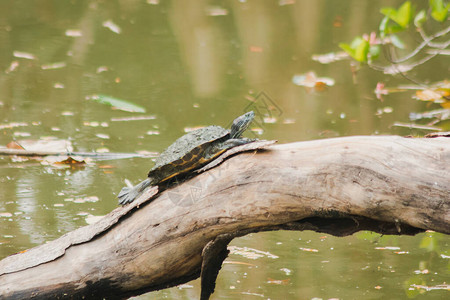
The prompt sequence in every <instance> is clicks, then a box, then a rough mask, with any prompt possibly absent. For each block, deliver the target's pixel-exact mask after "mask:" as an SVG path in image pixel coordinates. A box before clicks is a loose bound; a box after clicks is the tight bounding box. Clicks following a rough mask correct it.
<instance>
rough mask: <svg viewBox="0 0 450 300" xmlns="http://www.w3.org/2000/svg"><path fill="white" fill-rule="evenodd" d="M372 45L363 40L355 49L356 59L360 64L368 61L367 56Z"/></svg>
mask: <svg viewBox="0 0 450 300" xmlns="http://www.w3.org/2000/svg"><path fill="white" fill-rule="evenodd" d="M369 48H370V44H369V42H368V41H366V40H362V42H361V43H360V44H359V45H358V47H356V49H355V59H356V60H357V61H360V62H366V61H367V54H369Z"/></svg>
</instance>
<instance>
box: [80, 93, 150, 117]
mask: <svg viewBox="0 0 450 300" xmlns="http://www.w3.org/2000/svg"><path fill="white" fill-rule="evenodd" d="M89 98H90V99H92V100H94V101H97V102H99V103H103V104H109V105H111V106H113V107H115V108H117V109H120V110H124V111H129V112H140V113H145V108H144V107H142V106H139V105H136V104H134V103H131V102H129V101H126V100H122V99H118V98H114V97H111V96H107V95H103V94H98V95H92V96H90V97H89Z"/></svg>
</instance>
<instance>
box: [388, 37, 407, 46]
mask: <svg viewBox="0 0 450 300" xmlns="http://www.w3.org/2000/svg"><path fill="white" fill-rule="evenodd" d="M390 38H391V43H392V45H394V46H395V47H397V48H400V49H405V43H403V41H402V40H401V39H400V38H399V37H398V36H396V35H395V34H391V36H390Z"/></svg>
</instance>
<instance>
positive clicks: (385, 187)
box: [0, 136, 450, 299]
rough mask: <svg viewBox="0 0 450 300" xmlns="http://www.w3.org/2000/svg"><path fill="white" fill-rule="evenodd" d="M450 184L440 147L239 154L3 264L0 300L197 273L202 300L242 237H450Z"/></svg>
mask: <svg viewBox="0 0 450 300" xmlns="http://www.w3.org/2000/svg"><path fill="white" fill-rule="evenodd" d="M233 149H235V148H233ZM233 149H232V150H233ZM449 174H450V139H449V138H444V137H437V138H433V139H412V138H401V137H395V136H371V137H365V136H358V137H348V138H336V139H328V140H316V141H309V142H299V143H292V144H284V145H275V146H270V147H268V148H267V150H265V151H251V152H246V153H241V154H239V155H235V156H233V157H229V158H228V159H227V160H225V161H223V162H222V163H221V164H219V165H218V166H216V167H214V168H212V169H210V170H207V171H205V172H204V173H201V174H199V175H196V176H193V177H191V178H188V179H187V180H186V181H184V182H183V183H181V184H178V185H174V184H173V185H172V186H160V187H159V188H160V192H159V193H157V192H158V189H157V188H153V189H149V190H147V191H146V193H144V195H142V196H141V197H140V198H139V199H137V200H136V201H135V202H133V203H131V204H130V205H127V206H125V207H119V208H117V209H115V210H114V211H113V212H111V213H110V214H108V215H107V216H105V217H104V218H103V219H102V220H100V221H99V222H97V223H95V224H92V225H89V226H86V227H83V228H80V229H78V230H75V231H73V232H70V233H68V234H66V235H64V236H63V237H61V238H59V239H57V240H55V241H52V242H49V243H47V244H44V245H41V246H39V247H36V248H33V249H31V250H29V251H27V252H25V253H21V254H16V255H12V256H10V257H7V258H5V259H3V260H2V261H0V298H2V299H24V298H30V297H33V299H48V298H72V297H74V298H81V297H102V298H108V299H114V298H123V297H127V296H131V295H136V294H140V293H143V292H146V291H151V290H157V289H162V288H166V287H170V286H174V285H177V284H180V283H183V282H187V281H189V280H192V279H194V278H197V277H198V276H200V273H201V272H203V274H206V275H205V276H206V277H207V274H211V275H210V277H211V278H210V279H208V280H207V282H206V283H205V286H203V283H202V287H203V288H204V292H202V299H207V298H208V297H209V294H210V293H211V292H212V291H213V290H214V281H215V278H214V276H215V275H214V274H217V272H218V270H215V269H214V268H215V267H214V266H216V268H217V265H220V263H219V261H220V260H221V259H223V257H224V255H226V250H225V248H224V245H226V244H227V243H228V241H230V240H231V239H232V238H234V237H237V236H242V235H245V234H248V233H249V232H259V231H267V230H280V229H285V230H286V229H287V230H305V229H309V230H315V231H319V232H327V233H330V234H333V235H337V236H343V235H349V234H352V233H354V232H356V231H359V230H372V231H375V232H381V233H384V234H415V233H417V232H420V231H424V230H435V231H438V232H442V233H446V234H449V233H450V224H449V219H450V209H449V207H450V184H449ZM149 199H150V200H149ZM214 255H216V256H217V260H215V261H214V260H211V258H213V256H214ZM209 261H210V262H211V263H212V264H213V265H212V267H211V268H208V263H209ZM212 279H214V280H212Z"/></svg>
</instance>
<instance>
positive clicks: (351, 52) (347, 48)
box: [339, 43, 355, 58]
mask: <svg viewBox="0 0 450 300" xmlns="http://www.w3.org/2000/svg"><path fill="white" fill-rule="evenodd" d="M339 47H340V48H341V49H342V50H344V51H345V52H347V53H348V54H349V55H350V56H351V57H353V58H354V57H355V50H354V49H352V47H351V46H350V45H349V44H346V43H339Z"/></svg>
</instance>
